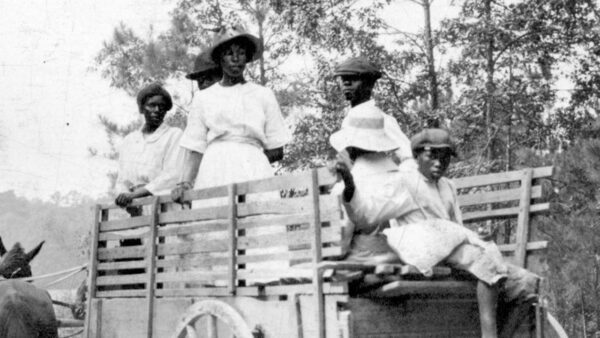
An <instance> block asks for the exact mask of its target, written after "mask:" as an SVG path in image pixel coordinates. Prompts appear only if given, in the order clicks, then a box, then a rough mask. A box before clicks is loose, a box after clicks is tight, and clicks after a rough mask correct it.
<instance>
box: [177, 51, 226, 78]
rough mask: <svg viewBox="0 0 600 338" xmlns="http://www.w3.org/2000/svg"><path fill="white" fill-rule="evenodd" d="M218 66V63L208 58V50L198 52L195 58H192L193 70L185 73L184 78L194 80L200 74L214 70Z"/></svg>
mask: <svg viewBox="0 0 600 338" xmlns="http://www.w3.org/2000/svg"><path fill="white" fill-rule="evenodd" d="M218 68H219V65H217V64H216V63H214V61H213V60H212V59H211V58H210V53H209V50H205V51H203V52H202V53H200V54H198V56H197V57H196V60H194V71H193V72H191V73H189V74H187V75H186V76H185V77H186V79H190V80H196V79H197V78H198V77H199V76H200V74H202V73H204V72H208V71H211V70H216V69H218Z"/></svg>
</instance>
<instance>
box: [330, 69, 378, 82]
mask: <svg viewBox="0 0 600 338" xmlns="http://www.w3.org/2000/svg"><path fill="white" fill-rule="evenodd" d="M344 75H354V76H360V77H368V78H372V79H375V80H378V79H379V78H381V73H359V72H351V71H343V70H342V71H336V72H334V73H333V76H344Z"/></svg>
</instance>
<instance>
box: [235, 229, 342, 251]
mask: <svg viewBox="0 0 600 338" xmlns="http://www.w3.org/2000/svg"><path fill="white" fill-rule="evenodd" d="M322 232H323V236H322V239H321V243H329V242H339V241H341V240H342V229H341V228H338V227H336V228H324V229H323V230H322ZM313 236H314V232H313V231H312V230H310V229H307V230H296V231H290V232H278V233H274V234H268V235H255V236H252V235H249V234H246V236H244V237H240V238H239V239H238V243H237V246H238V248H239V249H253V248H271V247H281V246H289V245H293V246H298V245H302V244H309V243H311V242H312V240H313Z"/></svg>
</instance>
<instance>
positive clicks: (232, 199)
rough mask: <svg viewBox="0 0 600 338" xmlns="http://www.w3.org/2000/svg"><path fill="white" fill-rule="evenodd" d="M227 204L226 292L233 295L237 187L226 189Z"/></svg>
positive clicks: (235, 261)
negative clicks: (227, 252)
mask: <svg viewBox="0 0 600 338" xmlns="http://www.w3.org/2000/svg"><path fill="white" fill-rule="evenodd" d="M227 193H228V200H229V201H228V202H229V228H228V230H229V231H228V233H229V280H228V291H229V293H230V294H232V295H234V294H235V288H236V285H235V280H236V277H237V276H236V272H237V259H236V258H237V185H235V184H230V185H229V187H228V189H227Z"/></svg>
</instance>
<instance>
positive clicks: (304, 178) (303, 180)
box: [237, 171, 311, 195]
mask: <svg viewBox="0 0 600 338" xmlns="http://www.w3.org/2000/svg"><path fill="white" fill-rule="evenodd" d="M310 179H311V174H310V172H307V171H304V172H300V173H291V174H285V175H280V176H275V177H269V178H265V179H260V180H252V181H247V182H240V183H238V184H237V193H238V194H239V195H248V194H255V193H264V192H269V191H281V190H287V189H307V188H308V187H309V186H310Z"/></svg>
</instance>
